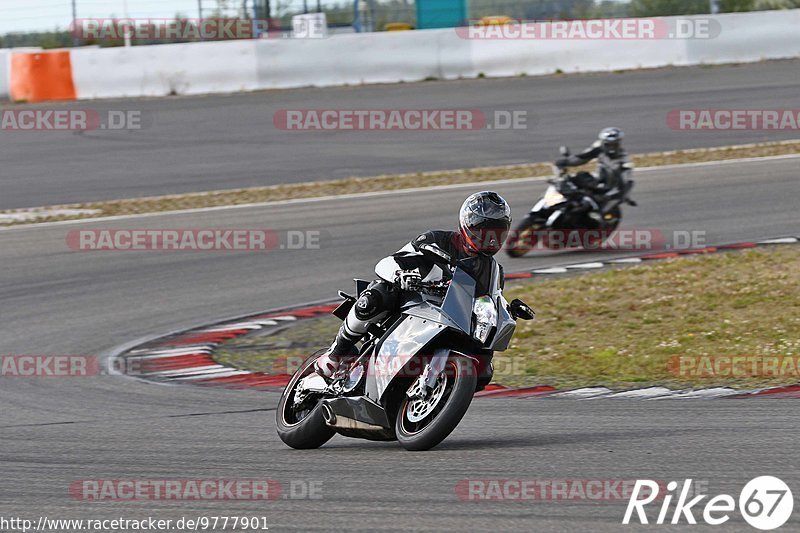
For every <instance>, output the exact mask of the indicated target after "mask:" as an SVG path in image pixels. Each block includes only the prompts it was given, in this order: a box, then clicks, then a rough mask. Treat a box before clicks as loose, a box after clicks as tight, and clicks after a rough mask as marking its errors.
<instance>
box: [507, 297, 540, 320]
mask: <svg viewBox="0 0 800 533" xmlns="http://www.w3.org/2000/svg"><path fill="white" fill-rule="evenodd" d="M508 311H509V312H510V313H511V316H513V317H514V318H518V319H520V320H533V319H534V318H535V317H536V313H535V312H534V311H533V309H531V308H530V307H529V306H528V304H526V303H525V302H523V301H522V300H520V299H519V298H514V300H513V301H512V302H511V305H510V306H509V310H508Z"/></svg>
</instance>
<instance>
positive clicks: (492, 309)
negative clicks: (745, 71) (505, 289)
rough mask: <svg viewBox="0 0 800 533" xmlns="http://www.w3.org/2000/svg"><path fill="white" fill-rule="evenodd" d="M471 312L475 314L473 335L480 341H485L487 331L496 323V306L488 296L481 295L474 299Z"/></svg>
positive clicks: (487, 335) (487, 336) (487, 334)
mask: <svg viewBox="0 0 800 533" xmlns="http://www.w3.org/2000/svg"><path fill="white" fill-rule="evenodd" d="M472 313H473V314H474V315H475V333H474V334H473V335H474V337H475V338H476V339H478V340H479V341H481V343H486V339H488V338H489V333H491V331H492V328H493V327H494V326H495V324H497V307H496V306H495V305H494V302H493V301H492V299H491V298H490V297H488V296H481V297H480V298H478V299H477V300H475V303H474V304H473V306H472Z"/></svg>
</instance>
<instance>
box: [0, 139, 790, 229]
mask: <svg viewBox="0 0 800 533" xmlns="http://www.w3.org/2000/svg"><path fill="white" fill-rule="evenodd" d="M795 158H800V154H785V155H773V156H767V157H745V158H740V159H723V160H719V161H704V162H701V163H680V164H675V165H663V166H657V167H642V168H637V169H636V170H635V172H636V173H637V174H641V173H645V172H656V171H659V170H673V169H680V168H695V167H706V166H716V165H733V164H746V163H758V162H765V161H779V160H782V159H795ZM551 177H552V176H531V177H527V178H517V179H503V180H493V181H479V182H469V183H454V184H451V185H435V186H433V187H413V188H410V189H397V190H390V191H372V192H359V193H352V194H340V195H329V196H318V197H315V198H295V199H292V200H275V201H272V202H257V203H250V204H239V205H219V206H215V207H197V208H194V209H182V210H174V211H158V212H155V213H137V214H132V215H116V216H110V217H97V218H85V219H79V220H59V221H56V222H38V223H34V224H23V225H19V226H3V227H0V231H20V230H26V229H28V230H29V229H34V228H42V227H51V226H65V225H73V224H90V223H93V222H110V221H114V220H127V219H133V218H149V217H161V216H172V215H189V214H196V213H209V212H213V211H223V210H230V209H249V208H259V207H274V206H280V205H292V204H300V203H316V202H329V201H336V200H349V199H355V198H371V197H376V196H391V195H402V194H415V193H418V192H435V191H444V190H453V189H474V188H475V186H477V185H479V186H481V187H484V186H494V185H505V184H513V183H531V182H538V181H545V180H547V179H550V178H551ZM210 192H225V190H224V189H223V190H221V191H210ZM54 207H55V206H54Z"/></svg>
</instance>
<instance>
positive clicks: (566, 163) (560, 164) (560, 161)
mask: <svg viewBox="0 0 800 533" xmlns="http://www.w3.org/2000/svg"><path fill="white" fill-rule="evenodd" d="M553 164H554V165H555V166H557V167H558V168H566V167H568V166H569V159H567V158H566V157H562V158H561V159H556V161H555V163H553Z"/></svg>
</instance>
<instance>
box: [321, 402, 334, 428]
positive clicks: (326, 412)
mask: <svg viewBox="0 0 800 533" xmlns="http://www.w3.org/2000/svg"><path fill="white" fill-rule="evenodd" d="M322 418H323V419H324V420H325V423H326V424H327V425H329V426H334V425H336V414H335V413H334V412H333V409H331V406H330V405H328V404H327V403H325V402H323V403H322Z"/></svg>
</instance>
